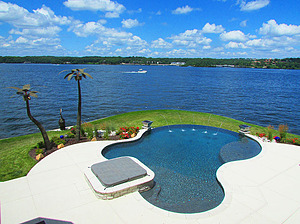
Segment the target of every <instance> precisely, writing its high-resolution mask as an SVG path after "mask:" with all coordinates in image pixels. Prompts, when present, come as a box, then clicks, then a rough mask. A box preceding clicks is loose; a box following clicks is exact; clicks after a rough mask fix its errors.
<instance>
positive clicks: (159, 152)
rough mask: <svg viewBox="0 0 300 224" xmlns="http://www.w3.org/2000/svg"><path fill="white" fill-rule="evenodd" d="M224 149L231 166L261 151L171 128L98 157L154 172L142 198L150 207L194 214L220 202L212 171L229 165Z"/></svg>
mask: <svg viewBox="0 0 300 224" xmlns="http://www.w3.org/2000/svg"><path fill="white" fill-rule="evenodd" d="M229 148H232V149H233V150H232V152H233V154H232V158H233V159H234V160H238V159H246V158H250V157H253V156H255V155H257V154H258V153H259V152H260V151H261V147H260V145H259V144H258V143H257V142H255V141H254V140H251V139H249V138H247V137H242V136H240V135H239V134H237V133H234V132H231V131H227V130H224V129H218V128H213V127H207V126H198V125H196V126H195V125H172V126H169V127H160V128H155V129H153V130H151V131H150V132H149V133H148V134H145V135H144V136H143V137H142V138H141V139H140V140H138V141H136V142H129V143H121V144H115V145H111V146H108V147H107V148H105V149H104V150H103V155H104V156H105V157H106V158H108V159H111V158H115V157H120V156H133V157H135V158H137V159H139V160H140V161H141V162H142V163H144V164H145V165H146V166H148V167H149V168H150V169H151V170H153V171H154V173H155V178H154V181H155V183H156V184H155V187H154V188H153V189H152V190H150V191H147V192H144V193H142V196H143V197H144V198H145V199H146V200H147V201H149V202H150V203H152V204H154V205H155V206H157V207H160V208H162V209H165V210H168V211H173V212H179V213H197V212H203V211H207V210H209V209H212V208H215V207H216V206H218V205H219V204H220V203H221V202H222V200H223V198H224V192H223V188H222V186H221V185H220V184H219V182H218V181H217V179H216V171H217V169H218V168H219V167H220V166H221V165H222V164H223V163H224V161H232V160H233V159H231V158H230V153H228V149H229ZM239 148H240V150H237V149H239ZM220 151H222V153H221V154H220ZM222 156H224V158H225V159H224V158H223V157H222Z"/></svg>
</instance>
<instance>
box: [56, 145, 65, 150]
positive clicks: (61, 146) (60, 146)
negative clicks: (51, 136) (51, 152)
mask: <svg viewBox="0 0 300 224" xmlns="http://www.w3.org/2000/svg"><path fill="white" fill-rule="evenodd" d="M63 147H65V146H64V144H59V145H58V146H57V149H61V148H63Z"/></svg>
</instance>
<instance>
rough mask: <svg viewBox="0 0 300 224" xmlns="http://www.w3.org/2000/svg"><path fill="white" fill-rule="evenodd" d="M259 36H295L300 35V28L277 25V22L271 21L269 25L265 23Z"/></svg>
mask: <svg viewBox="0 0 300 224" xmlns="http://www.w3.org/2000/svg"><path fill="white" fill-rule="evenodd" d="M259 34H262V35H268V36H284V35H286V36H293V35H298V34H300V26H297V25H287V24H284V23H282V24H277V23H276V21H275V20H273V19H272V20H269V21H268V22H267V23H263V26H262V27H261V28H260V29H259Z"/></svg>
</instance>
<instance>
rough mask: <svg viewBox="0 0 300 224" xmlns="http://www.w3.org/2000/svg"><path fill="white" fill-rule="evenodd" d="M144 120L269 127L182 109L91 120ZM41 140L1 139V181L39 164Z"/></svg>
mask: <svg viewBox="0 0 300 224" xmlns="http://www.w3.org/2000/svg"><path fill="white" fill-rule="evenodd" d="M209 117H210V118H209ZM143 120H151V121H153V124H152V127H160V126H166V125H174V124H197V125H207V126H213V127H220V125H221V123H222V128H223V129H227V130H231V131H234V132H238V130H239V125H240V124H247V125H250V126H251V133H252V134H255V133H262V132H265V133H267V127H261V126H258V125H254V124H250V123H245V122H242V121H238V120H234V119H231V118H227V117H222V116H218V115H213V114H207V113H200V112H192V111H182V110H149V111H135V112H130V113H125V114H120V115H116V116H112V117H108V118H104V119H100V120H96V121H92V122H91V124H92V125H94V126H95V127H97V128H98V129H106V128H110V129H119V128H120V127H124V126H135V127H137V126H139V127H141V126H142V121H143ZM208 120H209V122H208ZM67 132H68V131H62V132H54V131H49V132H48V135H49V138H50V139H51V138H52V137H54V136H60V135H61V134H65V133H67ZM275 135H279V132H278V131H274V136H275ZM287 137H288V138H293V137H298V138H299V137H300V136H297V135H294V134H288V136H287ZM42 140H43V139H42V136H41V134H40V133H36V134H30V135H24V136H19V137H13V138H8V139H2V140H0V181H7V180H11V179H15V178H18V177H22V176H25V175H26V174H27V173H28V172H29V170H30V169H31V168H32V167H33V166H34V165H35V164H36V161H35V160H33V159H32V158H31V157H30V156H29V155H28V152H29V151H30V150H31V149H32V148H33V147H35V146H36V144H37V143H38V142H40V141H42Z"/></svg>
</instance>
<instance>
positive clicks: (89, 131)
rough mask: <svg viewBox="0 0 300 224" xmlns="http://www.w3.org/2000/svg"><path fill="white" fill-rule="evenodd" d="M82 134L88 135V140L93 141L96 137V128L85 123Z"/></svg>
mask: <svg viewBox="0 0 300 224" xmlns="http://www.w3.org/2000/svg"><path fill="white" fill-rule="evenodd" d="M82 133H83V134H85V133H87V138H88V139H92V138H93V137H94V127H93V125H92V124H91V123H84V124H83V125H82Z"/></svg>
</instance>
